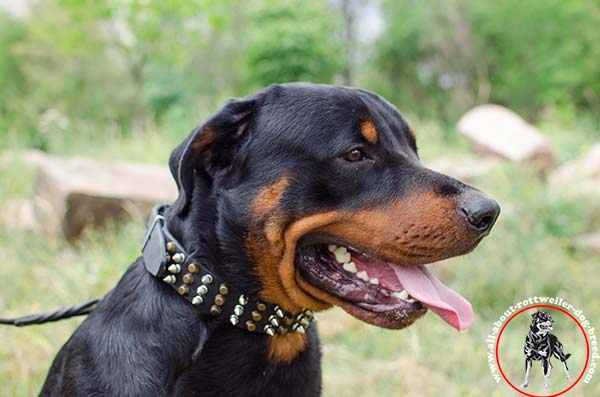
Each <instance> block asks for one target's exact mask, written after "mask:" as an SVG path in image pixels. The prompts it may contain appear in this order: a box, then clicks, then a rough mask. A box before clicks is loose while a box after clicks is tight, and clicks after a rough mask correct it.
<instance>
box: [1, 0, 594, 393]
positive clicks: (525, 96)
mask: <svg viewBox="0 0 600 397" xmlns="http://www.w3.org/2000/svg"><path fill="white" fill-rule="evenodd" d="M599 26H600V3H599V2H597V1H584V0H572V1H563V0H546V1H538V0H503V1H493V2H490V1H484V0H447V1H442V0H427V1H423V0H395V1H391V0H390V1H386V0H364V1H360V0H322V1H318V0H310V1H309V0H304V1H300V0H285V1H267V0H253V1H241V0H219V1H217V0H169V1H165V0H106V1H78V0H40V1H35V0H0V209H1V211H0V256H1V257H2V260H3V264H2V266H0V291H1V292H0V315H3V316H9V315H20V314H26V313H32V312H36V311H43V310H50V309H52V308H55V307H58V306H62V305H69V304H73V303H77V302H80V301H83V300H86V299H88V298H92V297H96V296H100V295H102V294H104V293H106V292H107V291H108V290H109V289H110V288H112V287H113V286H114V285H115V283H116V282H117V280H118V279H119V278H120V276H121V274H122V273H123V272H124V271H125V269H126V268H127V267H128V266H129V264H130V263H131V262H132V261H133V260H134V259H135V258H136V257H137V256H138V255H139V242H140V240H141V237H142V235H143V233H144V224H145V217H146V212H147V210H148V207H149V206H151V204H152V203H153V202H155V201H157V200H165V199H170V198H172V197H173V194H174V191H173V188H174V186H173V185H172V182H171V181H170V176H169V174H168V171H167V170H166V168H165V165H166V162H167V159H168V156H169V153H170V151H171V150H172V148H174V147H175V146H176V145H177V144H178V143H179V142H180V141H181V140H182V139H183V137H184V136H186V135H187V133H188V132H189V131H190V130H191V129H192V128H193V127H194V126H196V125H197V124H200V123H201V122H202V121H203V120H205V119H206V118H207V116H208V115H209V114H211V113H212V112H214V111H216V110H217V109H218V108H219V107H220V106H221V105H222V103H223V101H224V100H225V99H227V98H229V97H241V96H244V95H246V94H249V93H251V92H253V91H254V90H256V89H259V88H262V87H264V86H265V85H268V84H270V83H274V82H286V81H298V80H301V81H313V82H320V83H335V84H344V85H353V86H359V87H362V88H366V89H369V90H373V91H376V92H377V93H379V94H381V95H383V96H384V97H385V98H387V99H388V100H389V101H390V102H391V103H393V104H394V105H396V106H397V107H398V108H399V109H400V110H401V111H402V112H403V114H404V115H405V116H406V117H407V118H408V120H409V121H410V122H411V124H412V125H413V127H414V130H415V132H416V135H417V140H418V146H419V151H420V155H421V158H422V160H423V162H424V163H426V164H428V165H430V166H431V167H433V168H435V169H438V170H440V171H443V172H446V173H449V174H451V175H453V176H455V177H457V178H460V179H463V180H465V181H466V182H469V183H471V184H474V185H475V186H477V187H479V188H481V189H482V190H484V191H486V192H487V193H489V194H490V195H491V196H493V197H494V198H496V199H497V200H498V201H499V202H500V204H501V206H502V211H503V212H502V215H501V216H500V219H499V221H498V224H497V226H496V227H495V229H494V231H493V232H492V234H491V235H490V237H488V238H487V239H486V240H484V241H483V243H482V244H481V245H480V247H479V248H478V249H477V250H476V252H474V253H473V254H470V255H468V256H465V257H462V258H456V259H452V260H449V261H445V262H443V263H441V264H439V265H436V266H435V271H436V273H438V275H439V276H440V277H441V278H442V279H443V280H444V281H445V282H446V283H447V284H449V285H451V286H452V287H454V288H455V289H457V290H459V291H460V292H461V293H462V294H463V295H464V296H466V297H467V298H468V299H469V300H470V301H471V302H472V303H473V305H474V308H475V312H476V319H475V324H474V326H473V327H472V328H471V329H470V330H469V331H468V332H466V333H462V334H457V333H456V332H455V331H454V330H453V329H451V328H450V327H448V326H447V325H445V324H443V323H442V321H440V319H439V318H437V317H436V316H432V315H428V316H426V317H425V318H424V319H422V320H420V321H419V322H418V323H417V324H416V325H414V326H413V327H411V328H409V329H407V330H404V331H399V332H398V331H396V332H392V331H387V330H381V329H377V328H374V327H371V326H368V325H365V324H362V323H360V322H358V321H356V320H354V319H352V318H351V317H349V316H347V315H345V314H344V313H342V312H340V311H338V310H332V311H329V312H327V313H324V314H323V315H322V321H321V323H320V332H321V334H322V338H323V354H324V395H325V396H381V395H393V396H396V395H411V396H413V397H420V396H433V395H439V394H442V395H447V396H477V397H480V396H506V395H516V392H514V391H511V390H510V389H509V388H508V386H505V385H502V384H501V385H496V384H495V382H494V381H493V379H492V377H491V375H490V373H489V370H488V363H487V356H486V346H485V343H484V341H485V338H486V336H487V335H488V333H489V332H490V329H491V327H492V322H493V321H495V320H496V319H497V317H498V316H499V315H500V314H501V313H502V312H503V311H504V310H506V308H507V307H509V306H510V305H511V304H512V303H514V302H516V301H518V300H521V299H522V298H525V297H529V296H535V295H538V296H540V295H548V296H555V295H559V296H561V297H563V298H565V299H566V300H568V301H569V302H570V303H572V304H573V305H575V306H577V307H581V308H582V309H583V310H584V311H585V313H586V315H587V316H588V318H590V319H591V321H592V323H595V324H596V325H600V299H598V287H597V286H598V284H599V281H600V273H599V272H600V268H599V266H598V264H599V263H600V262H599V261H600V200H599V199H600V146H599V145H600V129H599V128H600V29H599ZM487 104H495V105H499V106H501V107H499V106H488V105H487ZM481 105H483V107H481ZM156 186H161V188H160V189H156ZM157 191H158V192H157ZM99 225H100V226H99ZM80 321H81V319H73V320H68V321H63V322H61V323H56V324H50V325H45V326H33V327H29V328H26V329H11V328H7V327H4V328H0V340H2V341H3V343H1V344H0V385H2V386H1V387H0V395H1V396H31V395H35V394H36V393H37V392H38V391H39V388H40V387H41V384H42V382H43V380H44V377H45V374H46V372H47V370H48V368H49V365H50V363H51V360H52V359H53V357H54V356H55V354H56V353H57V351H58V349H59V348H60V346H61V345H62V344H63V343H64V342H65V341H66V340H67V338H68V337H69V335H70V334H71V333H72V332H73V330H74V329H75V327H76V326H77V324H78V323H79V322H80ZM526 332H527V329H524V330H523V334H522V336H519V335H517V334H515V338H518V339H519V338H524V337H525V334H526ZM515 343H516V344H517V345H518V344H519V343H520V342H515ZM538 372H539V371H538ZM557 374H558V371H557ZM556 376H559V375H556ZM534 384H537V385H538V386H541V385H542V377H541V373H535V372H534V375H533V377H532V385H534ZM532 387H533V386H532ZM536 387H537V386H536ZM531 391H533V392H539V393H543V392H542V390H541V389H540V390H537V389H535V388H534V389H532V390H531ZM555 392H556V391H555ZM599 392H600V386H599V385H598V379H594V380H593V382H592V384H590V385H585V386H582V385H580V386H578V387H576V388H575V390H574V391H573V392H572V393H570V394H569V395H573V396H591V395H598V394H599ZM511 393H512V394H511ZM540 395H544V394H540Z"/></svg>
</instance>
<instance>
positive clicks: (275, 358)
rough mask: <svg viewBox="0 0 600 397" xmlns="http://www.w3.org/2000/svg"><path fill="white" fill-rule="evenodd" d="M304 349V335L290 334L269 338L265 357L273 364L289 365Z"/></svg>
mask: <svg viewBox="0 0 600 397" xmlns="http://www.w3.org/2000/svg"><path fill="white" fill-rule="evenodd" d="M305 347H306V335H304V334H298V333H291V334H285V335H277V336H274V337H272V338H269V346H268V353H267V357H268V359H269V361H271V362H272V363H274V364H289V363H290V362H291V361H292V360H293V359H294V358H295V357H296V356H297V355H298V354H299V353H300V352H302V351H303V350H304V348H305Z"/></svg>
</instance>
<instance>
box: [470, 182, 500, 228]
mask: <svg viewBox="0 0 600 397" xmlns="http://www.w3.org/2000/svg"><path fill="white" fill-rule="evenodd" d="M460 209H461V210H462V212H463V213H464V214H465V216H466V217H467V220H468V221H469V224H470V226H471V227H473V228H474V229H476V230H478V231H482V232H485V231H488V230H490V229H491V228H492V226H494V223H495V222H496V219H497V218H498V215H500V206H499V205H498V203H497V202H496V201H495V200H492V199H491V198H489V197H488V196H486V195H485V194H483V193H481V192H479V191H477V190H468V191H466V192H463V193H462V194H461V197H460Z"/></svg>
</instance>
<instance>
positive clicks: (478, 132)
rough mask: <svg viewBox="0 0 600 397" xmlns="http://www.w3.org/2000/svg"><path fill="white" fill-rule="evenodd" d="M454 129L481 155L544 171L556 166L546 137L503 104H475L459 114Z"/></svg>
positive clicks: (546, 171)
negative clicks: (475, 105)
mask: <svg viewBox="0 0 600 397" xmlns="http://www.w3.org/2000/svg"><path fill="white" fill-rule="evenodd" d="M457 128H458V131H459V132H460V134H461V135H462V136H463V137H464V138H465V139H466V140H467V142H469V143H470V144H471V145H472V146H473V148H474V149H475V150H476V151H477V152H479V153H480V154H482V155H488V156H494V157H498V158H502V159H505V160H509V161H513V162H516V163H523V164H527V165H529V166H533V167H534V169H535V170H536V171H539V172H541V173H544V174H546V173H548V172H549V171H550V170H551V169H552V168H554V166H555V165H556V156H555V154H554V151H553V149H552V146H551V145H550V141H549V140H548V138H547V137H546V136H544V135H543V134H542V133H541V132H540V131H539V130H538V129H537V128H536V127H534V126H533V125H531V124H529V123H527V122H526V121H525V120H523V119H522V118H521V117H520V116H519V115H518V114H516V113H515V112H513V111H512V110H509V109H507V108H505V107H502V106H499V105H481V106H477V107H475V108H473V109H471V110H469V111H468V112H467V113H465V114H464V115H463V116H462V117H461V119H460V120H459V122H458V127H457Z"/></svg>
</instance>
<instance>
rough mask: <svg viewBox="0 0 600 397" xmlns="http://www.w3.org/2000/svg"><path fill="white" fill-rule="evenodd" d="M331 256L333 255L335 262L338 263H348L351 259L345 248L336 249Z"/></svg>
mask: <svg viewBox="0 0 600 397" xmlns="http://www.w3.org/2000/svg"><path fill="white" fill-rule="evenodd" d="M333 255H335V260H336V261H338V262H339V263H346V262H350V259H352V258H351V256H350V253H349V252H348V250H347V249H346V247H337V248H336V249H335V251H333Z"/></svg>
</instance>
